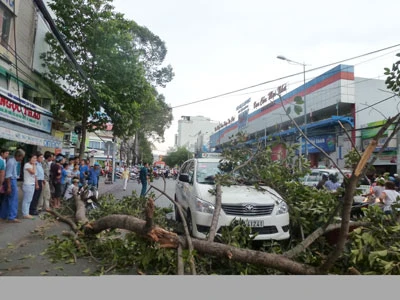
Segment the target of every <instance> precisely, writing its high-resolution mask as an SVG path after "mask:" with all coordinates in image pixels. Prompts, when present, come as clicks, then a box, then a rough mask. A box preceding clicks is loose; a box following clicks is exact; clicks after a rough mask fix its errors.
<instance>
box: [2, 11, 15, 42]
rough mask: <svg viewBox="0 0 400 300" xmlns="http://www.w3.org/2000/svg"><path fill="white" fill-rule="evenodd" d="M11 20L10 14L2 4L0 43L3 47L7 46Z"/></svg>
mask: <svg viewBox="0 0 400 300" xmlns="http://www.w3.org/2000/svg"><path fill="white" fill-rule="evenodd" d="M12 20H13V17H12V14H11V12H10V11H8V10H7V9H6V8H4V7H3V6H0V33H1V40H0V43H1V45H3V46H4V47H5V48H8V41H9V37H10V29H11V21H12Z"/></svg>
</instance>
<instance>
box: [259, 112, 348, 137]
mask: <svg viewBox="0 0 400 300" xmlns="http://www.w3.org/2000/svg"><path fill="white" fill-rule="evenodd" d="M339 121H340V122H341V123H347V124H349V125H350V126H351V127H353V128H354V121H353V118H352V117H341V116H332V117H331V118H329V119H325V120H320V121H317V122H312V123H308V124H307V129H314V128H323V127H328V126H332V125H338V124H339ZM300 128H301V130H303V131H304V129H305V127H304V125H302V126H300ZM298 132H299V131H298V130H297V128H296V127H293V128H290V129H287V130H284V131H281V132H276V133H273V134H272V137H278V136H281V137H282V136H289V135H293V134H297V133H298ZM265 138H268V136H266V137H260V138H259V139H258V141H263V140H265ZM254 142H255V141H254Z"/></svg>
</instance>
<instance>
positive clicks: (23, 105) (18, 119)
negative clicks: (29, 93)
mask: <svg viewBox="0 0 400 300" xmlns="http://www.w3.org/2000/svg"><path fill="white" fill-rule="evenodd" d="M0 117H1V118H3V119H6V120H10V121H13V122H15V123H19V124H22V125H24V126H27V127H31V128H34V129H36V130H41V131H45V132H48V133H50V132H51V123H52V120H53V118H52V113H51V112H50V111H48V110H45V109H43V108H42V107H40V106H37V105H35V104H33V103H32V102H29V101H27V100H23V99H21V98H18V97H16V96H13V97H8V96H5V95H4V94H3V93H1V92H0Z"/></svg>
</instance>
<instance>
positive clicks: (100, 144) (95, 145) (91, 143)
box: [89, 141, 104, 150]
mask: <svg viewBox="0 0 400 300" xmlns="http://www.w3.org/2000/svg"><path fill="white" fill-rule="evenodd" d="M89 148H90V149H98V150H103V149H104V143H103V142H99V141H89Z"/></svg>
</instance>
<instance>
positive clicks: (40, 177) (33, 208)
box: [29, 152, 44, 216]
mask: <svg viewBox="0 0 400 300" xmlns="http://www.w3.org/2000/svg"><path fill="white" fill-rule="evenodd" d="M36 158H37V161H36V180H37V186H38V188H37V189H35V192H34V193H33V197H32V202H31V205H30V206H29V214H30V215H31V216H37V215H38V214H39V212H38V203H39V197H40V195H41V194H42V189H43V181H44V171H43V166H42V163H43V160H44V157H43V154H42V153H41V152H36Z"/></svg>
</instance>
